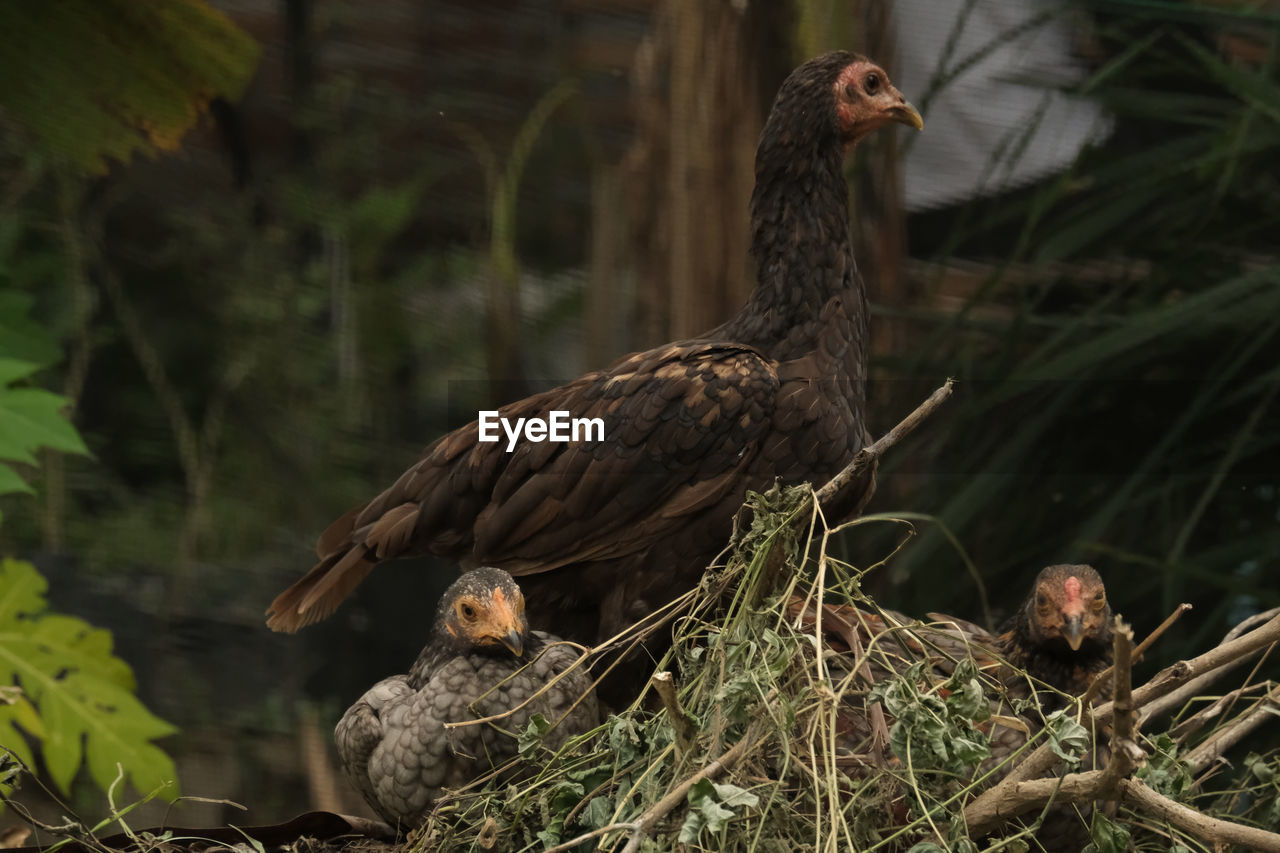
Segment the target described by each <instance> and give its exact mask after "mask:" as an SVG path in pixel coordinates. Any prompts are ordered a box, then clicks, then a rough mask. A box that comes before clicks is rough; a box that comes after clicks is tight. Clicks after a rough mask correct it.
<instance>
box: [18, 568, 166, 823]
mask: <svg viewBox="0 0 1280 853" xmlns="http://www.w3.org/2000/svg"><path fill="white" fill-rule="evenodd" d="M45 589H46V583H45V580H44V578H43V577H41V576H40V574H39V573H38V572H37V571H36V570H35V568H34V567H33V566H31V565H30V564H29V563H24V562H21V561H18V560H11V559H6V560H4V561H2V562H0V683H12V684H16V685H18V686H20V687H21V689H22V692H21V694H20V695H17V696H16V699H14V700H13V701H12V702H11V703H10V704H0V738H2V739H3V741H2V742H3V743H4V745H5V746H6V747H8V748H9V749H11V750H13V752H14V753H15V754H16V755H17V756H18V757H19V758H20V759H22V760H23V761H24V762H25V763H26V764H27V765H28V766H29V767H35V760H34V759H35V756H34V754H33V752H32V751H31V749H30V748H29V746H28V744H27V739H26V738H27V737H30V738H31V739H32V740H33V741H34V742H35V743H36V744H38V746H39V748H40V754H41V756H42V757H43V759H44V766H45V767H46V768H47V769H48V772H49V776H50V778H51V779H52V780H53V782H54V783H55V784H56V785H57V786H58V787H59V788H61V789H62V790H63V791H68V790H69V789H70V787H71V782H72V780H73V779H74V778H75V775H76V773H77V771H78V770H79V769H80V767H81V765H82V764H87V765H88V769H89V775H90V777H91V778H92V779H93V781H94V783H95V784H96V785H97V786H98V787H99V788H101V789H102V790H104V791H105V790H107V789H108V788H109V787H110V786H111V784H112V782H113V780H114V779H115V778H116V776H117V773H118V770H117V764H118V765H119V766H120V767H122V768H123V770H124V772H125V773H127V774H128V776H129V778H130V780H131V781H132V782H133V785H134V787H135V788H137V789H138V791H140V792H142V793H143V794H149V793H151V792H153V791H155V790H160V791H161V794H162V796H164V797H166V798H167V799H170V800H172V799H174V798H175V797H176V796H177V793H178V791H177V784H176V781H175V778H176V777H175V775H174V768H173V762H172V761H171V760H170V759H169V757H168V756H167V755H165V753H164V752H163V751H162V750H161V749H160V748H159V747H157V746H155V744H153V743H152V741H154V740H156V739H157V738H162V737H164V736H166V735H169V734H173V732H174V731H175V729H174V728H173V727H172V726H171V725H169V724H168V723H166V722H164V721H163V720H161V719H159V718H158V717H156V716H154V715H153V714H152V713H151V712H150V711H148V710H147V709H146V708H145V707H143V705H142V703H140V702H139V701H138V700H137V698H136V697H135V696H134V695H133V690H134V687H135V684H134V679H133V672H132V670H130V669H129V666H128V665H127V664H126V663H125V662H124V661H122V660H120V659H119V658H117V657H116V656H115V655H113V654H112V653H111V635H110V634H109V633H108V632H107V631H104V630H101V629H97V628H94V627H93V626H91V625H89V624H88V623H86V622H84V621H82V620H80V619H77V618H75V617H72V616H64V615H61V614H57V613H51V612H49V611H48V606H47V604H46V602H45V597H44V595H45ZM11 698H12V697H11ZM24 733H25V736H24Z"/></svg>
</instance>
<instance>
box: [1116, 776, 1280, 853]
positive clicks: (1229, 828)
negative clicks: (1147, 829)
mask: <svg viewBox="0 0 1280 853" xmlns="http://www.w3.org/2000/svg"><path fill="white" fill-rule="evenodd" d="M1120 793H1121V795H1122V796H1123V797H1124V799H1125V800H1127V801H1128V802H1129V803H1131V804H1133V805H1135V806H1140V807H1141V808H1142V809H1143V810H1144V811H1146V812H1147V813H1148V814H1151V815H1154V816H1155V817H1158V818H1160V819H1161V820H1166V821H1168V822H1169V823H1171V824H1173V825H1174V826H1176V827H1178V829H1181V830H1182V831H1183V832H1186V833H1188V834H1190V835H1194V836H1195V837H1196V838H1199V839H1201V840H1203V841H1207V842H1209V847H1210V848H1211V849H1214V850H1218V849H1221V848H1222V847H1225V846H1226V845H1228V844H1239V845H1241V846H1242V847H1248V848H1249V849H1251V850H1263V851H1268V853H1280V835H1277V834H1276V833H1274V832H1267V831H1266V830H1265V829H1258V828H1256V827H1252V826H1244V825H1243V824H1239V823H1232V822H1231V821H1229V820H1219V819H1218V818H1213V817H1209V816H1208V815H1205V814H1201V813H1200V812H1198V811H1196V810H1195V809H1193V808H1190V807H1188V806H1184V805H1182V804H1181V803H1175V802H1174V801H1173V800H1171V799H1169V798H1168V797H1163V796H1161V795H1160V794H1157V793H1156V792H1155V791H1153V790H1151V789H1150V788H1148V787H1147V786H1146V785H1144V784H1142V783H1141V782H1137V781H1134V780H1133V779H1122V780H1120Z"/></svg>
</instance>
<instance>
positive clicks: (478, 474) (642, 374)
mask: <svg viewBox="0 0 1280 853" xmlns="http://www.w3.org/2000/svg"><path fill="white" fill-rule="evenodd" d="M778 390H779V380H778V376H777V372H776V369H775V365H774V364H773V363H772V362H771V361H770V360H769V359H767V358H766V357H764V356H763V355H761V354H760V353H759V352H757V351H756V350H754V349H752V348H750V347H745V346H741V345H737V344H724V343H690V344H673V345H671V346H668V347H664V348H663V349H661V350H658V351H654V352H648V353H641V354H639V355H635V356H631V357H629V358H627V359H624V360H622V361H620V362H619V363H617V364H615V365H614V366H613V367H612V368H610V369H609V370H606V371H601V372H598V373H594V374H588V375H587V376H584V377H582V378H581V379H579V380H577V381H576V382H573V383H571V384H569V385H566V386H562V387H561V388H557V389H554V390H553V391H548V392H545V393H543V394H539V395H535V396H534V397H530V398H528V399H525V400H522V401H520V402H518V403H515V404H512V405H511V406H507V407H505V408H503V409H501V410H500V415H501V416H502V417H504V418H507V419H509V420H514V419H516V418H522V417H523V418H529V417H544V418H545V417H546V416H547V414H548V413H549V412H551V411H557V410H558V411H566V412H569V413H570V414H571V416H572V417H574V418H589V419H593V418H599V419H600V420H601V421H602V422H603V427H604V439H603V440H602V441H579V442H564V443H562V442H552V441H545V442H538V443H535V442H529V441H524V442H522V443H521V444H520V445H519V446H518V447H517V448H516V449H515V450H514V451H513V452H511V453H507V452H506V442H505V439H504V440H503V441H501V442H496V443H481V442H479V441H478V440H477V438H478V432H477V428H476V426H475V425H474V424H473V425H470V426H468V427H465V428H463V429H462V430H459V431H458V432H455V433H451V434H450V435H448V436H446V437H445V438H444V439H442V440H441V441H440V442H438V443H437V444H436V445H434V446H433V447H432V448H430V449H429V451H428V452H427V454H426V456H425V457H424V458H423V459H422V461H420V462H419V463H418V464H417V465H415V466H414V467H413V468H412V469H410V471H408V472H406V473H405V475H404V476H402V477H401V478H400V480H399V481H397V483H396V484H395V485H393V486H392V487H391V488H390V489H388V490H387V491H386V492H384V493H383V494H382V495H379V496H378V497H377V498H376V499H375V500H374V501H372V502H371V503H370V504H369V505H368V506H367V507H366V508H365V510H364V511H363V512H362V513H361V514H360V515H359V516H358V518H357V519H356V520H355V524H354V529H353V531H352V539H354V541H355V542H363V543H364V544H366V545H367V546H368V547H370V548H372V549H373V550H374V552H375V553H376V555H377V557H378V558H379V559H388V558H391V557H395V556H399V555H401V554H404V553H406V552H415V551H418V550H429V551H432V552H435V553H444V554H446V555H451V554H450V553H449V552H452V551H456V550H457V548H458V546H459V545H460V544H462V543H463V542H464V541H465V540H466V539H467V538H468V535H467V534H473V535H474V541H473V542H471V543H468V544H471V551H472V553H471V554H470V555H457V556H470V557H471V558H472V559H473V560H476V561H479V562H484V563H493V564H500V565H505V566H508V567H509V569H510V570H511V571H512V573H513V574H520V573H521V567H522V564H524V563H526V562H527V563H529V564H530V565H529V566H528V567H526V569H525V570H526V571H527V570H528V568H530V567H532V566H533V564H536V567H537V569H538V570H540V571H546V570H549V569H554V568H556V567H558V566H561V565H565V564H568V563H573V562H579V561H582V560H584V559H588V558H589V559H603V558H608V557H610V556H614V555H619V554H625V553H627V552H628V551H630V550H632V549H635V548H637V547H640V543H642V542H644V541H648V540H652V539H656V538H658V537H660V536H662V535H663V534H664V531H665V529H666V525H664V524H662V521H667V520H671V519H674V518H677V517H680V516H683V515H687V514H689V513H693V512H697V511H699V510H701V509H703V508H705V507H707V506H711V505H713V504H714V502H715V501H716V500H718V499H719V498H721V497H723V496H724V494H725V492H726V491H727V490H728V489H729V488H731V487H732V486H733V477H732V476H731V475H730V476H726V474H729V473H730V472H733V471H738V470H741V469H742V468H743V467H744V466H745V465H746V464H748V463H749V461H750V460H751V458H752V457H753V456H754V454H755V453H756V452H758V450H759V445H760V440H761V438H762V436H763V434H764V432H765V430H766V429H767V428H768V427H769V426H770V416H771V415H772V414H774V411H775V408H776V403H775V398H776V397H777V395H778ZM799 417H801V418H803V415H801V416H799ZM468 445H469V447H468ZM677 472H679V473H683V474H684V476H683V477H673V476H672V474H673V473H677ZM445 482H448V483H449V485H450V488H441V485H442V484H443V483H445ZM409 507H414V508H416V517H415V518H414V519H413V532H414V534H415V535H414V536H406V535H405V524H406V521H405V519H404V518H397V519H396V523H395V524H391V525H388V524H387V523H386V521H385V517H386V516H387V515H388V514H397V513H401V512H403V511H405V510H406V509H407V508H409ZM646 520H647V523H642V522H644V521H646ZM638 523H639V528H637V527H636V525H637V524H638ZM393 534H394V535H393ZM325 538H326V539H327V538H329V537H328V534H327V533H326V537H325ZM345 547H350V540H349V541H348V544H346V546H345Z"/></svg>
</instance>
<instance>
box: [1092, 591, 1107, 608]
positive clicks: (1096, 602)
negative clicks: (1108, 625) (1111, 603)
mask: <svg viewBox="0 0 1280 853" xmlns="http://www.w3.org/2000/svg"><path fill="white" fill-rule="evenodd" d="M1106 603H1107V594H1106V593H1105V592H1100V593H1098V594H1097V595H1095V596H1094V597H1093V609H1094V610H1101V609H1102V605H1104V604H1106Z"/></svg>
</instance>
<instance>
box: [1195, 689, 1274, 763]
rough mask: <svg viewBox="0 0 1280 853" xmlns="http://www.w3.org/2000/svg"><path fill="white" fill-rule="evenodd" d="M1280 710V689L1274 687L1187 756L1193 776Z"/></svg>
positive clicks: (1272, 717)
mask: <svg viewBox="0 0 1280 853" xmlns="http://www.w3.org/2000/svg"><path fill="white" fill-rule="evenodd" d="M1278 710H1280V687H1274V688H1272V690H1271V692H1270V693H1268V694H1267V695H1266V696H1263V697H1262V698H1261V699H1259V700H1258V702H1257V703H1256V704H1254V706H1253V707H1251V708H1250V709H1249V710H1247V711H1244V712H1243V713H1241V714H1240V715H1239V716H1237V717H1236V718H1235V719H1234V720H1232V721H1231V722H1229V723H1227V724H1226V725H1223V726H1220V727H1219V728H1218V729H1217V730H1216V731H1214V733H1213V734H1211V735H1209V737H1207V738H1205V740H1204V743H1202V744H1200V745H1199V746H1197V747H1196V748H1195V749H1193V750H1191V752H1190V753H1188V754H1187V756H1186V759H1185V761H1186V763H1187V764H1188V765H1189V767H1190V770H1191V774H1192V775H1195V774H1197V773H1199V772H1200V771H1201V770H1203V769H1204V768H1206V767H1208V766H1209V765H1210V764H1212V763H1213V762H1215V761H1217V760H1218V759H1219V758H1221V757H1222V755H1223V754H1224V753H1225V752H1226V751H1227V750H1228V749H1230V748H1231V747H1233V746H1235V745H1236V744H1237V743H1239V742H1240V740H1241V738H1243V737H1244V736H1245V735H1247V734H1249V732H1251V731H1253V730H1254V729H1256V728H1257V727H1258V726H1260V725H1262V724H1263V723H1264V722H1266V721H1267V720H1269V719H1274V715H1275V713H1276V711H1278Z"/></svg>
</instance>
